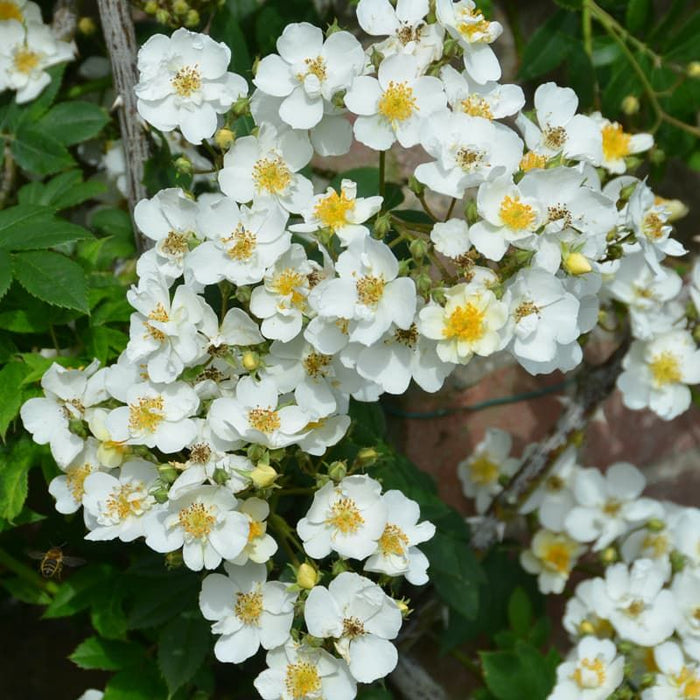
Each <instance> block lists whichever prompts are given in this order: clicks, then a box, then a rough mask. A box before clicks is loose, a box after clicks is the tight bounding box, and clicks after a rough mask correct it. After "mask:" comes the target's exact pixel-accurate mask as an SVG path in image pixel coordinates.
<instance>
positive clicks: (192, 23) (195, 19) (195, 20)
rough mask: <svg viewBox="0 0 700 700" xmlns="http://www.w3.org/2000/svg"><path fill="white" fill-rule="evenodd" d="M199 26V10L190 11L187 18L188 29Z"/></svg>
mask: <svg viewBox="0 0 700 700" xmlns="http://www.w3.org/2000/svg"><path fill="white" fill-rule="evenodd" d="M198 24H199V12H197V10H190V11H189V12H188V13H187V16H186V17H185V26H186V27H196V26H197V25H198Z"/></svg>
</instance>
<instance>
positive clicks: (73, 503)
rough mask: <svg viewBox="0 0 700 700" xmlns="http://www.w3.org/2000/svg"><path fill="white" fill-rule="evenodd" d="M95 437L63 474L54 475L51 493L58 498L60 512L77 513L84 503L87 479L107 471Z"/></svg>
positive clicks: (63, 469) (66, 467)
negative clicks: (100, 457) (95, 473)
mask: <svg viewBox="0 0 700 700" xmlns="http://www.w3.org/2000/svg"><path fill="white" fill-rule="evenodd" d="M98 444H99V443H98V442H97V440H95V439H94V438H88V439H87V441H86V442H85V446H84V447H83V449H82V450H81V451H80V452H79V453H78V454H77V456H76V457H75V458H74V459H73V460H71V462H69V463H68V464H67V465H66V466H65V467H62V468H61V471H63V474H61V475H60V476H57V477H54V478H53V479H52V480H51V483H50V484H49V493H50V494H51V495H52V496H53V497H54V498H55V499H56V510H57V511H58V512H59V513H65V514H69V513H75V512H76V511H77V510H78V509H79V508H80V507H81V506H82V504H83V496H84V495H85V479H86V478H87V477H88V476H89V475H90V474H92V473H93V472H97V471H106V470H105V468H104V465H103V464H102V463H101V462H100V459H99V456H98V453H97V447H98Z"/></svg>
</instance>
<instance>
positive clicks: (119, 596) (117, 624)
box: [90, 579, 127, 639]
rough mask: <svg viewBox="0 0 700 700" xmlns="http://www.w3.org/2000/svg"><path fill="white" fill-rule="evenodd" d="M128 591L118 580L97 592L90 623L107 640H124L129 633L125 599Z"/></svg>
mask: <svg viewBox="0 0 700 700" xmlns="http://www.w3.org/2000/svg"><path fill="white" fill-rule="evenodd" d="M125 595H126V591H125V590H124V587H123V586H122V585H120V580H119V579H116V580H114V581H113V582H112V583H111V584H108V585H106V586H105V587H104V588H102V589H100V590H99V591H97V592H96V594H95V596H94V597H93V600H92V606H91V609H90V621H91V622H92V626H93V627H94V628H95V630H96V631H97V632H98V633H99V634H100V635H101V636H102V637H105V638H107V639H124V638H125V637H126V631H127V621H126V613H125V612H124V605H123V603H124V597H125Z"/></svg>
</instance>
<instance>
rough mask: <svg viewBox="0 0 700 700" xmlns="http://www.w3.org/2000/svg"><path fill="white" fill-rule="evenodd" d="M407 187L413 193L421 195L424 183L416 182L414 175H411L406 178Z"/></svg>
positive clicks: (423, 190)
mask: <svg viewBox="0 0 700 700" xmlns="http://www.w3.org/2000/svg"><path fill="white" fill-rule="evenodd" d="M408 189H409V190H411V192H413V193H414V194H417V195H421V194H423V192H425V185H424V184H423V183H422V182H418V180H416V176H415V175H411V177H409V178H408Z"/></svg>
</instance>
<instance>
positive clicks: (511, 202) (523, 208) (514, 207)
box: [498, 195, 537, 231]
mask: <svg viewBox="0 0 700 700" xmlns="http://www.w3.org/2000/svg"><path fill="white" fill-rule="evenodd" d="M498 213H499V215H500V217H501V221H502V222H503V225H504V226H506V227H507V228H509V229H510V230H511V231H530V230H531V229H532V227H533V225H534V223H535V220H536V219H537V215H536V214H535V210H534V209H533V208H532V207H531V206H530V205H529V204H523V203H522V202H521V201H520V197H519V196H518V195H515V197H511V196H506V197H504V198H503V200H502V201H501V207H500V209H499V211H498Z"/></svg>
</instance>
